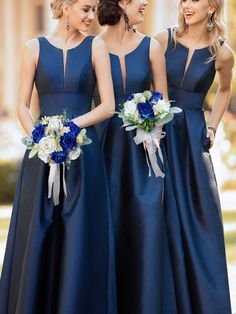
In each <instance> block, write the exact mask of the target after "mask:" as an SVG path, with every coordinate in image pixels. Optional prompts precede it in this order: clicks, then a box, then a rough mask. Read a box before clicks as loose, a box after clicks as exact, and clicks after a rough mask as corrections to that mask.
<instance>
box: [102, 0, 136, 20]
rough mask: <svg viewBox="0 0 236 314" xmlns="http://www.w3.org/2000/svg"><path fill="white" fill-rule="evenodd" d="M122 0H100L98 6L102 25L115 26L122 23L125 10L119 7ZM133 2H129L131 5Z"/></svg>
mask: <svg viewBox="0 0 236 314" xmlns="http://www.w3.org/2000/svg"><path fill="white" fill-rule="evenodd" d="M119 1H120V0H100V1H99V4H98V11H97V13H98V21H99V24H100V25H115V24H117V23H118V22H119V21H120V18H121V16H122V15H123V14H124V10H123V9H122V8H121V7H120V6H119ZM131 1H132V0H127V2H128V3H130V2H131Z"/></svg>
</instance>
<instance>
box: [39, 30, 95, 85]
mask: <svg viewBox="0 0 236 314" xmlns="http://www.w3.org/2000/svg"><path fill="white" fill-rule="evenodd" d="M89 37H91V36H86V37H84V39H83V40H82V41H80V42H79V43H78V44H77V45H76V46H75V47H72V48H69V49H63V48H59V47H56V46H55V45H54V44H52V43H51V42H50V41H49V40H48V39H47V37H43V38H44V39H45V40H46V42H47V43H48V44H49V46H51V47H52V48H54V49H56V50H57V51H59V52H60V54H61V58H62V60H61V62H62V74H63V75H62V77H63V89H65V87H66V77H67V64H68V53H70V52H72V51H74V50H76V49H78V48H80V47H81V46H82V44H83V43H85V42H86V40H87V38H89Z"/></svg>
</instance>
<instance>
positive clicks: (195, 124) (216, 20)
mask: <svg viewBox="0 0 236 314" xmlns="http://www.w3.org/2000/svg"><path fill="white" fill-rule="evenodd" d="M223 4H224V3H223V1H222V0H211V1H208V0H199V1H193V0H187V1H183V0H181V1H180V2H179V25H178V27H176V28H172V29H171V28H170V29H168V30H167V31H162V32H161V33H159V34H158V35H157V36H156V39H157V40H158V41H159V42H160V43H161V45H162V47H163V49H164V50H165V51H166V53H165V56H166V66H167V80H168V92H169V98H170V99H171V100H175V105H176V106H179V107H181V108H182V109H183V112H182V113H181V114H178V115H176V117H175V119H174V120H173V121H172V122H171V123H169V124H168V125H167V126H166V132H167V136H166V138H165V146H166V151H167V156H168V161H169V164H170V168H171V175H172V184H173V187H174V196H175V198H176V205H177V213H176V212H174V210H173V211H171V210H170V208H171V203H172V205H174V204H173V202H172V200H171V199H170V195H168V193H166V199H167V207H166V210H167V215H166V218H167V224H168V230H169V232H168V234H169V240H170V247H171V253H172V256H171V258H172V264H173V267H174V281H175V285H176V295H177V305H178V312H179V313H181V314H190V313H196V314H199V313H201V314H230V313H231V307H230V297H229V287H228V278H227V267H226V257H225V245H224V233H223V226H222V217H221V209H220V201H219V195H218V190H217V183H216V179H215V175H214V170H213V165H212V161H211V156H210V153H209V149H210V147H211V146H212V145H213V142H214V138H215V133H216V130H217V127H218V125H219V123H220V120H221V118H222V115H223V113H224V111H225V109H226V108H227V105H228V103H229V99H230V93H231V87H230V86H231V78H232V68H233V64H234V59H233V54H232V51H231V49H230V48H229V46H228V45H227V44H225V42H224V39H225V28H224V25H223V23H222V11H223ZM157 58H158V56H157ZM216 72H217V73H218V76H219V88H218V92H217V94H216V98H215V101H214V103H213V110H212V113H211V117H210V120H209V124H208V125H209V126H208V127H206V123H205V119H204V111H203V103H204V99H205V96H206V94H207V92H208V90H209V88H210V87H211V85H212V82H213V80H214V77H215V73H216Z"/></svg>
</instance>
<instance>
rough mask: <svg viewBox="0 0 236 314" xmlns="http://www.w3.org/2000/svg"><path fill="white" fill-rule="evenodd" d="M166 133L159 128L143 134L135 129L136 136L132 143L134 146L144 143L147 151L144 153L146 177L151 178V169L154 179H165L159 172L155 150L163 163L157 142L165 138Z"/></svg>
mask: <svg viewBox="0 0 236 314" xmlns="http://www.w3.org/2000/svg"><path fill="white" fill-rule="evenodd" d="M165 135H166V133H165V132H163V131H162V130H161V129H160V128H158V127H156V128H155V129H153V130H152V131H151V132H145V131H143V130H141V129H137V133H136V136H135V137H134V141H135V144H136V145H139V144H141V143H144V142H145V143H146V146H147V151H146V161H147V165H148V169H149V174H148V176H149V177H150V176H151V169H152V170H153V172H154V174H155V176H156V177H162V178H164V177H165V174H164V173H163V172H162V171H161V169H160V167H159V165H158V163H157V156H156V148H157V149H158V154H159V157H160V159H161V162H162V163H163V162H164V161H163V155H162V152H161V148H160V143H159V140H161V139H162V138H163V137H165Z"/></svg>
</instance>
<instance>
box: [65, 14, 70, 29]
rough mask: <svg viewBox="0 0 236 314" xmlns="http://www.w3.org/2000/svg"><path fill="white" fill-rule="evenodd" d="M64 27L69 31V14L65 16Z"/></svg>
mask: <svg viewBox="0 0 236 314" xmlns="http://www.w3.org/2000/svg"><path fill="white" fill-rule="evenodd" d="M66 29H67V30H68V31H69V30H70V20H69V16H67V18H66Z"/></svg>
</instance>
